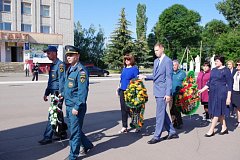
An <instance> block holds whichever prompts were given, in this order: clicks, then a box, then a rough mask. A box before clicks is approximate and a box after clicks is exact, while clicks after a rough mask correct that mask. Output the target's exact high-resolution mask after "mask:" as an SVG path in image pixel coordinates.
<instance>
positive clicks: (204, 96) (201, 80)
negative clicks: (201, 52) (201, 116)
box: [197, 62, 211, 121]
mask: <svg viewBox="0 0 240 160" xmlns="http://www.w3.org/2000/svg"><path fill="white" fill-rule="evenodd" d="M210 74H211V65H210V63H209V62H205V63H204V64H203V71H201V72H200V73H199V74H198V77H197V85H198V89H202V88H203V87H204V86H205V85H206V84H207V82H208V81H209V79H210ZM200 96H201V104H202V105H203V106H204V111H205V120H207V121H210V117H209V114H208V91H207V90H206V91H204V92H203V93H201V95H200Z"/></svg>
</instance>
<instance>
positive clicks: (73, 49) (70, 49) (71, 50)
mask: <svg viewBox="0 0 240 160" xmlns="http://www.w3.org/2000/svg"><path fill="white" fill-rule="evenodd" d="M65 50H66V54H79V50H78V48H77V47H74V46H71V45H66V46H65Z"/></svg>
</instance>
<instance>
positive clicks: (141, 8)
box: [136, 3, 148, 40]
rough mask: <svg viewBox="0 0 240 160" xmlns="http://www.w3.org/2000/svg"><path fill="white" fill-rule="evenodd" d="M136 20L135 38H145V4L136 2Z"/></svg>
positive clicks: (146, 19)
mask: <svg viewBox="0 0 240 160" xmlns="http://www.w3.org/2000/svg"><path fill="white" fill-rule="evenodd" d="M136 21H137V23H136V33H137V39H143V40H146V33H147V21H148V18H147V16H146V5H145V4H140V3H139V4H138V6H137V16H136Z"/></svg>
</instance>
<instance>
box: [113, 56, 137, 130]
mask: <svg viewBox="0 0 240 160" xmlns="http://www.w3.org/2000/svg"><path fill="white" fill-rule="evenodd" d="M123 64H124V68H123V69H122V72H121V77H120V78H121V79H120V83H119V87H118V89H117V91H118V95H119V97H120V105H121V113H122V129H121V130H120V131H119V133H126V132H127V131H128V130H127V127H128V114H129V109H128V108H127V106H126V105H125V100H124V91H125V90H126V89H127V87H128V85H129V83H130V80H131V79H133V78H137V75H138V74H139V70H138V68H137V66H135V60H134V57H133V55H131V54H129V53H127V54H125V56H124V58H123Z"/></svg>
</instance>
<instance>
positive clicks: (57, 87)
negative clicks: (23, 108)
mask: <svg viewBox="0 0 240 160" xmlns="http://www.w3.org/2000/svg"><path fill="white" fill-rule="evenodd" d="M44 52H46V53H47V57H48V58H49V60H51V61H52V64H51V66H50V71H49V79H48V85H47V88H46V90H45V93H44V96H43V100H44V101H48V99H47V97H48V96H49V95H50V94H51V95H53V94H55V92H58V93H60V94H62V93H63V89H64V82H65V65H64V63H63V62H62V61H61V60H59V59H58V58H57V48H56V47H54V46H49V47H48V48H47V49H46V50H44ZM52 137H53V130H52V126H51V124H50V121H49V116H48V123H47V126H46V129H45V132H44V135H43V139H42V140H40V141H39V143H40V144H41V145H45V144H48V143H52ZM66 138H67V133H66V131H65V132H63V133H62V134H61V136H60V137H59V138H58V139H66Z"/></svg>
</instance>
